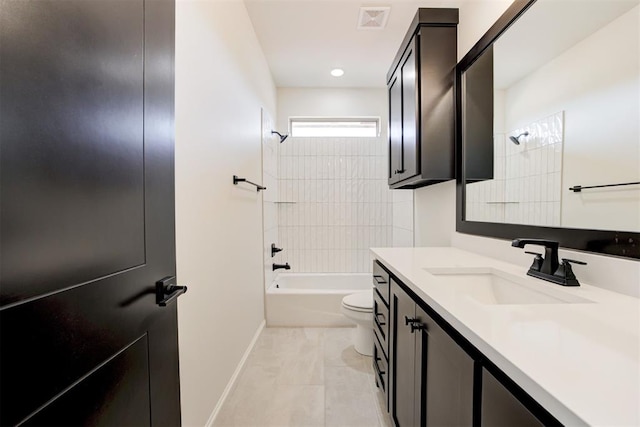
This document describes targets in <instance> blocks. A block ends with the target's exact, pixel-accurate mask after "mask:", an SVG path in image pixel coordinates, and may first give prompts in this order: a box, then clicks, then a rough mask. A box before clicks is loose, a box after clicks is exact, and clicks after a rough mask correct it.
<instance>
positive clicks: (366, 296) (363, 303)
mask: <svg viewBox="0 0 640 427" xmlns="http://www.w3.org/2000/svg"><path fill="white" fill-rule="evenodd" d="M342 305H343V306H344V307H345V308H347V309H349V310H353V311H358V312H361V313H372V312H373V292H372V291H364V292H356V293H355V294H351V295H347V296H346V297H344V298H343V299H342Z"/></svg>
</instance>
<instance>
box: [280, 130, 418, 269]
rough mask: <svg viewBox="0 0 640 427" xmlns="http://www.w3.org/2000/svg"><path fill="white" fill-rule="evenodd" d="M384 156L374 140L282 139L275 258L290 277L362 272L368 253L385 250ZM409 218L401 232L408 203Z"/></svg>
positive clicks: (381, 143)
mask: <svg viewBox="0 0 640 427" xmlns="http://www.w3.org/2000/svg"><path fill="white" fill-rule="evenodd" d="M387 151H388V147H387V140H386V139H385V138H382V137H379V138H329V137H328V138H294V137H289V139H287V140H286V141H285V142H284V143H283V144H281V145H280V147H279V174H278V178H279V184H280V188H279V191H278V193H279V201H278V230H279V239H278V241H279V243H280V244H281V245H282V246H283V247H284V251H283V252H282V256H281V257H280V258H278V259H281V260H282V261H287V262H289V264H290V265H291V271H295V272H318V273H323V272H349V273H356V272H369V271H371V258H370V254H369V248H370V247H376V246H378V247H380V246H391V245H392V243H393V241H394V236H393V233H394V231H395V230H396V228H395V227H394V225H395V224H394V220H393V216H394V203H393V201H394V200H393V196H392V191H391V190H389V188H388V185H387V167H388V166H387V156H388V153H387ZM410 213H411V219H410V220H408V219H404V223H403V227H404V228H403V230H404V229H405V228H406V229H409V225H407V224H409V223H410V224H411V226H410V227H411V229H412V227H413V218H412V216H413V203H412V202H411V210H410ZM398 229H400V228H398ZM405 241H406V239H405ZM412 241H413V238H412V239H411V242H412Z"/></svg>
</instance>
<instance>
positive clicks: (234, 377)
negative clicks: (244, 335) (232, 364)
mask: <svg viewBox="0 0 640 427" xmlns="http://www.w3.org/2000/svg"><path fill="white" fill-rule="evenodd" d="M265 325H266V321H265V320H263V321H262V322H261V323H260V326H258V330H257V331H256V333H255V335H254V336H253V339H252V340H251V342H250V343H249V346H248V347H247V349H246V350H245V352H244V354H243V355H242V359H240V363H238V366H237V367H236V370H235V371H234V372H233V375H231V378H230V379H229V382H228V383H227V386H226V387H225V388H224V391H223V392H222V396H220V399H218V403H217V404H216V407H215V408H213V412H212V413H211V415H210V416H209V419H208V420H207V423H206V424H205V427H212V426H213V423H214V421H215V420H216V417H217V416H218V413H219V412H220V408H222V405H224V402H225V401H226V400H227V397H229V393H231V390H232V389H233V386H234V385H235V383H236V381H237V380H238V378H239V377H240V373H242V369H243V368H244V364H245V363H246V362H247V358H248V357H249V354H251V350H253V347H254V346H255V345H256V342H257V341H258V337H260V334H261V333H262V330H263V329H264V327H265Z"/></svg>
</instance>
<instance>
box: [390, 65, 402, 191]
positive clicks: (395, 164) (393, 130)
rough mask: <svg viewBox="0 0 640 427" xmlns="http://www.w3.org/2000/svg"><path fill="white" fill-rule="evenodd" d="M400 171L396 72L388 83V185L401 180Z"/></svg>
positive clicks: (399, 87)
mask: <svg viewBox="0 0 640 427" xmlns="http://www.w3.org/2000/svg"><path fill="white" fill-rule="evenodd" d="M401 171H402V80H401V79H400V72H399V71H396V73H395V74H394V76H393V78H392V79H391V83H389V184H393V183H395V182H398V181H399V180H400V179H401V176H402V175H401Z"/></svg>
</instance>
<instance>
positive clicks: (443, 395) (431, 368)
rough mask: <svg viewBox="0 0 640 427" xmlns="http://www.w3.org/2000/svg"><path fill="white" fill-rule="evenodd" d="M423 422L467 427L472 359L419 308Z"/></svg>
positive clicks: (470, 410) (469, 421)
mask: <svg viewBox="0 0 640 427" xmlns="http://www.w3.org/2000/svg"><path fill="white" fill-rule="evenodd" d="M416 315H417V317H418V318H419V319H420V322H421V323H422V324H423V325H425V328H424V329H423V330H422V333H421V338H422V348H423V353H424V354H425V355H424V356H423V360H424V362H423V363H424V365H423V366H424V367H423V384H424V385H423V392H422V396H423V399H422V406H423V416H422V419H423V422H422V425H426V426H471V425H472V421H473V419H472V417H473V363H474V361H473V359H472V358H471V356H469V355H468V354H467V353H466V352H465V351H464V350H463V349H462V347H460V346H459V345H458V344H457V343H456V342H455V341H454V340H453V339H452V338H451V337H450V336H449V335H448V334H447V333H446V332H445V331H444V330H443V329H442V328H441V327H440V326H438V325H437V324H436V323H435V321H434V320H433V319H432V318H431V317H430V316H429V315H428V314H427V313H426V312H425V311H424V310H422V309H421V308H420V307H417V308H416Z"/></svg>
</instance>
